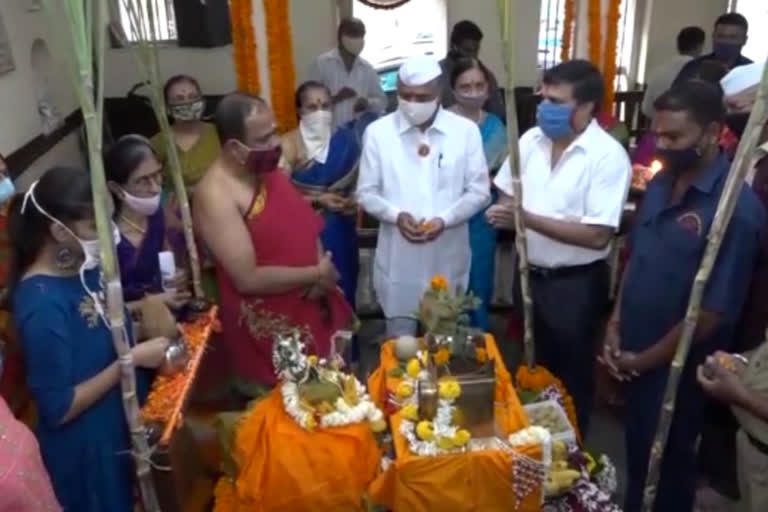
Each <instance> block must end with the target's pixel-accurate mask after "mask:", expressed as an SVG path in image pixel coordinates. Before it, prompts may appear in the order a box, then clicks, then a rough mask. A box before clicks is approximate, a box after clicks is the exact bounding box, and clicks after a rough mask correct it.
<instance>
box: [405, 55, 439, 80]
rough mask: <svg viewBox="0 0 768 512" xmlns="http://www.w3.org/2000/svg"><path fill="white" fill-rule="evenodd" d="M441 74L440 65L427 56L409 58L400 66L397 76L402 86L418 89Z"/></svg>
mask: <svg viewBox="0 0 768 512" xmlns="http://www.w3.org/2000/svg"><path fill="white" fill-rule="evenodd" d="M442 74H443V70H442V69H440V64H439V63H438V62H437V60H436V59H435V58H434V57H431V56H429V55H415V56H413V57H409V58H408V60H406V61H405V62H404V63H403V65H402V66H400V72H399V73H398V76H399V78H400V81H401V82H403V84H404V85H407V86H409V87H418V86H420V85H425V84H428V83H429V82H431V81H432V80H434V79H436V78H438V77H439V76H440V75H442Z"/></svg>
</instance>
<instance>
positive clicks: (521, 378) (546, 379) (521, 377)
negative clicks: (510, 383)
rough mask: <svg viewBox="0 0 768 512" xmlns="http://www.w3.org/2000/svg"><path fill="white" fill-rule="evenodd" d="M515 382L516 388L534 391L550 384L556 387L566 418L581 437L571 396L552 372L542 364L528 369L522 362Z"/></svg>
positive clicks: (539, 390)
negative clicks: (561, 398)
mask: <svg viewBox="0 0 768 512" xmlns="http://www.w3.org/2000/svg"><path fill="white" fill-rule="evenodd" d="M515 382H517V387H518V389H523V390H526V391H533V392H534V393H539V392H541V391H544V390H545V389H546V388H548V387H550V386H553V387H555V388H557V390H558V391H559V392H560V395H561V396H562V397H563V406H564V407H563V408H564V409H565V413H566V414H567V415H568V420H569V421H570V422H571V425H572V426H573V431H574V432H575V433H576V438H577V439H581V434H580V433H579V420H578V417H577V416H576V406H575V405H574V403H573V398H572V397H571V395H570V394H569V393H568V390H567V389H566V388H565V385H564V384H563V382H562V381H561V380H560V379H558V378H557V377H555V376H554V375H552V372H550V371H549V370H547V369H546V368H544V367H543V366H536V367H534V368H533V369H529V368H528V366H527V365H524V364H523V365H520V367H519V368H518V369H517V373H516V374H515Z"/></svg>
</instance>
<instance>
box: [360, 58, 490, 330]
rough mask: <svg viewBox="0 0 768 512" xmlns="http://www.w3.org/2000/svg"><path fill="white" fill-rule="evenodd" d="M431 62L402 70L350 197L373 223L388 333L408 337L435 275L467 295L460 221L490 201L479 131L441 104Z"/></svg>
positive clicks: (466, 254)
mask: <svg viewBox="0 0 768 512" xmlns="http://www.w3.org/2000/svg"><path fill="white" fill-rule="evenodd" d="M440 75H441V69H440V65H439V64H438V62H437V61H436V60H435V59H433V58H432V57H428V56H417V57H412V58H409V59H408V60H407V61H406V62H405V63H404V64H403V66H402V67H401V68H400V71H399V75H398V84H397V94H398V103H399V106H398V109H397V111H395V112H393V113H392V114H389V115H388V116H386V117H384V118H382V119H380V120H378V121H376V122H375V123H373V124H371V125H370V126H369V127H368V130H367V132H366V135H365V140H364V142H363V156H362V160H361V162H360V176H359V178H358V184H357V196H358V201H359V203H360V205H361V206H362V207H363V209H365V211H366V212H368V213H369V214H370V215H373V216H374V217H376V218H377V219H378V220H379V221H380V223H381V224H380V227H379V238H378V243H377V246H376V257H375V263H374V270H373V284H374V289H375V290H376V294H377V297H378V300H379V303H380V304H381V307H382V309H383V310H384V314H385V316H386V318H387V334H388V335H390V336H397V335H403V334H413V333H415V331H416V329H417V322H416V320H415V318H414V315H415V313H416V311H417V309H418V304H419V299H420V298H421V296H422V294H423V292H424V290H425V289H426V287H427V286H428V284H429V280H430V278H431V277H432V276H433V275H434V274H441V275H443V276H445V277H446V278H447V279H448V280H449V282H450V284H451V286H457V285H461V286H462V287H464V289H466V287H467V281H468V279H469V267H470V259H471V253H470V247H469V231H468V227H467V221H468V220H469V218H470V217H472V216H473V215H474V214H475V213H477V212H478V211H480V210H481V209H482V208H483V207H485V206H486V205H487V204H488V202H489V200H490V183H489V179H488V164H487V163H486V160H485V155H484V153H483V146H482V140H481V138H480V131H479V130H478V128H477V125H475V124H474V123H472V122H471V121H469V120H467V119H464V118H462V117H460V116H458V115H456V114H453V113H451V112H449V111H447V110H445V109H443V108H442V107H440V105H439V98H440Z"/></svg>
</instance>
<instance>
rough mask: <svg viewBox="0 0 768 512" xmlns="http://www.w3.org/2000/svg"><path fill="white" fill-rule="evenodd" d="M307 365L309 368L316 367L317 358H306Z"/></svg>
mask: <svg viewBox="0 0 768 512" xmlns="http://www.w3.org/2000/svg"><path fill="white" fill-rule="evenodd" d="M307 363H309V366H317V356H314V355H312V356H307Z"/></svg>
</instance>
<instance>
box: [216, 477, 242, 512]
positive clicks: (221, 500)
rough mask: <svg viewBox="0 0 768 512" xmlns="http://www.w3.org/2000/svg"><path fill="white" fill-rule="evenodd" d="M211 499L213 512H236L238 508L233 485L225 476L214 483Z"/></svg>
mask: <svg viewBox="0 0 768 512" xmlns="http://www.w3.org/2000/svg"><path fill="white" fill-rule="evenodd" d="M213 497H214V505H213V512H237V509H238V508H240V507H239V505H238V503H237V489H236V488H235V483H234V482H233V481H232V480H230V479H229V478H228V477H226V476H223V477H221V478H219V481H218V482H216V487H215V488H214V490H213Z"/></svg>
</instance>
